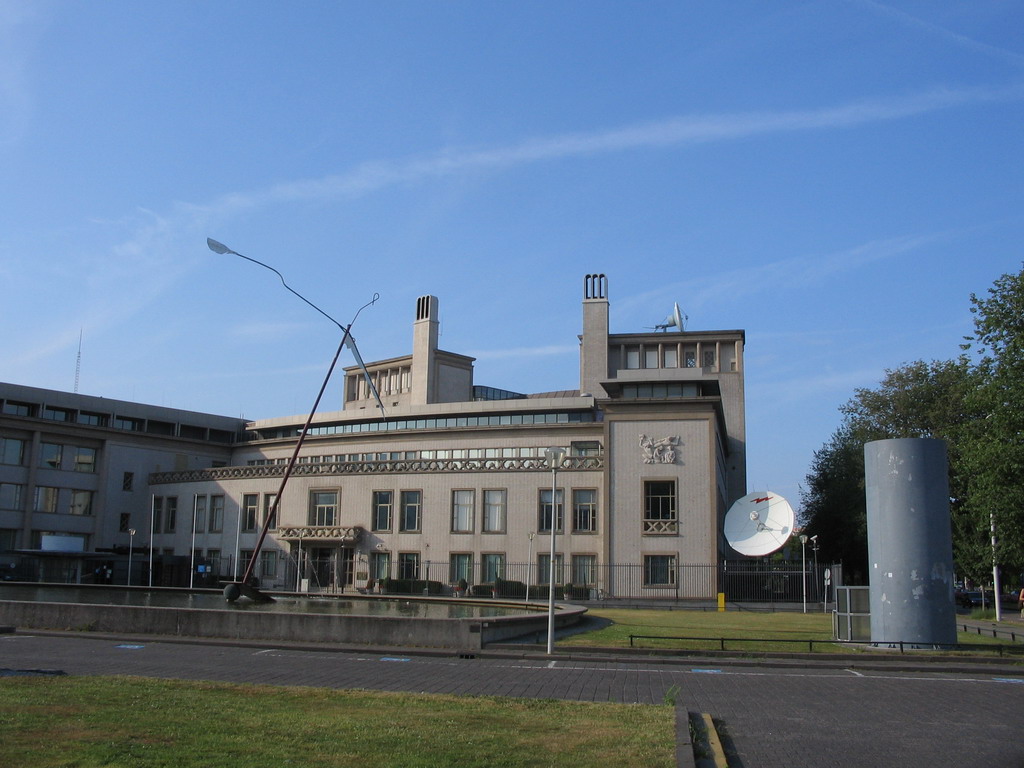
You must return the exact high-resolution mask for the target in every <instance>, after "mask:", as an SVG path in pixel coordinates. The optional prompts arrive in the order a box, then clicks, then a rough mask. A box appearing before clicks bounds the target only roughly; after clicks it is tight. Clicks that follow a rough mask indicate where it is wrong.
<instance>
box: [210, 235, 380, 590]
mask: <svg viewBox="0 0 1024 768" xmlns="http://www.w3.org/2000/svg"><path fill="white" fill-rule="evenodd" d="M206 245H207V246H208V247H209V249H210V250H211V251H213V252H214V253H220V254H232V255H234V256H238V257H240V258H243V259H245V260H246V261H251V262H252V263H253V264H258V265H260V266H261V267H264V268H266V269H269V270H270V271H271V272H273V273H274V274H275V275H277V276H278V278H279V279H280V280H281V285H283V286H284V287H285V288H287V289H288V290H289V291H291V292H292V293H293V294H295V295H296V296H298V297H299V298H300V299H302V300H303V301H304V302H305V303H306V304H308V305H309V306H311V307H312V308H313V309H315V310H316V311H317V312H319V313H320V314H321V315H323V316H324V317H326V318H327V319H328V320H330V321H331V322H332V323H334V324H335V325H336V326H338V328H340V329H341V330H342V331H343V334H342V337H341V343H339V344H338V350H337V352H335V353H334V359H333V360H332V361H331V364H330V366H329V367H328V369H327V375H326V376H325V377H324V381H323V384H321V385H320V392H319V393H318V394H317V396H316V400H314V401H313V407H312V408H310V410H309V416H308V417H307V418H306V423H305V424H304V425H303V427H302V431H301V432H300V433H299V439H298V440H297V441H296V442H295V450H294V451H292V455H291V458H290V459H289V460H288V465H287V466H286V467H285V470H284V474H283V475H282V476H281V485H280V486H279V487H278V490H277V495H276V496H275V497H274V503H273V504H272V505H271V507H270V511H269V512H268V513H267V519H266V520H264V521H263V526H262V528H261V529H260V535H259V538H258V539H257V540H256V546H255V547H254V548H253V550H252V557H250V558H249V564H248V565H247V566H246V568H245V573H244V574H243V575H242V578H241V580H240V581H238V582H236V583H234V584H228V585H227V586H226V587H224V597H225V598H226V599H228V600H237V599H238V597H239V596H240V595H241V594H243V593H244V594H245V595H246V596H247V597H250V598H252V599H253V600H262V601H270V600H272V599H273V598H271V597H269V596H268V595H265V594H263V593H262V592H260V591H259V590H258V589H255V588H253V587H251V586H249V579H250V578H251V577H252V572H253V568H254V567H255V566H256V561H257V559H258V558H259V555H260V549H261V548H262V547H263V542H264V540H265V539H266V538H267V531H268V530H270V523H271V522H272V521H273V520H275V519H276V516H277V508H278V506H279V505H280V503H281V498H282V496H283V494H284V487H285V484H286V483H287V482H288V478H289V477H291V474H292V470H293V469H294V468H295V462H296V461H297V459H298V458H299V450H300V449H301V448H302V443H303V442H304V441H305V439H306V435H307V434H308V433H309V426H310V424H311V423H312V422H313V415H314V414H315V413H316V409H317V407H318V406H319V405H320V400H321V398H323V396H324V392H325V391H326V390H327V383H328V382H329V381H330V380H331V374H332V373H334V367H335V366H336V365H337V364H338V358H339V357H341V350H342V349H344V348H345V347H346V346H347V347H348V348H349V349H350V350H351V351H352V353H353V355H354V356H355V358H356V362H357V363H358V364H359V367H360V368H362V370H363V375H364V376H365V377H366V381H367V383H368V384H369V385H370V391H371V392H373V394H374V396H375V397H376V399H377V404H378V405H379V406H380V408H381V411H382V412H383V410H384V406H383V404H381V402H380V396H379V395H377V389H376V387H374V386H373V382H372V381H371V380H370V374H369V373H368V372H367V370H366V366H365V365H363V361H362V358H360V356H359V352H358V351H357V350H356V346H355V342H354V340H353V339H352V334H351V328H352V324H353V323H355V321H356V318H358V317H359V313H360V312H362V311H363V310H364V309H366V307H368V306H370V304H373V303H374V302H376V301H377V299H379V298H380V294H376V293H375V294H373V299H371V300H370V301H369V302H368V303H366V304H364V305H363V306H362V307H360V308H359V310H358V311H357V312H356V314H355V317H353V318H352V322H351V323H349V324H348V325H342V324H341V323H339V322H338V321H337V320H335V319H334V318H333V317H331V316H330V315H329V314H327V313H326V312H324V311H323V310H322V309H320V307H318V306H317V305H316V304H314V303H313V302H311V301H310V300H309V299H307V298H306V297H305V296H303V295H302V294H300V293H299V292H298V291H296V290H295V289H293V288H292V287H291V286H290V285H288V283H286V282H285V280H284V277H283V276H282V275H281V273H280V272H278V271H277V270H276V269H274V268H273V267H271V266H269V265H267V264H264V263H263V262H262V261H257V260H256V259H251V258H249V257H248V256H243V255H242V254H241V253H239V252H238V251H235V250H232V249H231V248H228V247H227V246H226V245H224V244H223V243H219V242H217V241H216V240H214V239H213V238H210V237H208V238H206Z"/></svg>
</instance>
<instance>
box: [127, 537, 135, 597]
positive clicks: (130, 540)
mask: <svg viewBox="0 0 1024 768" xmlns="http://www.w3.org/2000/svg"><path fill="white" fill-rule="evenodd" d="M134 551H135V529H134V528H129V529H128V586H129V587H130V586H131V585H132V552H134Z"/></svg>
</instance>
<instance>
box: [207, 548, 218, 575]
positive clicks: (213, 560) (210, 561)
mask: <svg viewBox="0 0 1024 768" xmlns="http://www.w3.org/2000/svg"><path fill="white" fill-rule="evenodd" d="M206 563H207V565H208V566H209V567H210V573H212V574H213V575H214V576H219V575H220V550H219V549H208V550H206Z"/></svg>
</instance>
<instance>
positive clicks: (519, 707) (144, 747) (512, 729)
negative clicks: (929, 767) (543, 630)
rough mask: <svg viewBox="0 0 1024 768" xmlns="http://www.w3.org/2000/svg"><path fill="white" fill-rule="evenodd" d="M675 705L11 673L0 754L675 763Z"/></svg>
mask: <svg viewBox="0 0 1024 768" xmlns="http://www.w3.org/2000/svg"><path fill="white" fill-rule="evenodd" d="M673 729H674V710H673V709H672V708H670V707H661V706H644V705H628V704H591V703H579V702H562V701H553V700H548V699H544V700H531V699H506V698H491V697H456V696H432V695H425V694H396V693H378V692H369V691H334V690H327V689H319V688H294V687H292V688H289V687H277V686H274V687H271V686H243V685H231V684H226V683H197V682H186V681H177V680H148V679H141V678H131V677H120V678H118V677H80V678H79V677H11V678H3V679H0V745H2V747H0V766H16V765H17V766H28V765H30V766H33V768H48V767H49V766H74V767H76V768H88V767H89V766H160V767H161V768H164V767H170V766H194V765H203V766H217V768H235V767H236V766H237V768H243V767H244V768H252V767H253V766H275V767H276V766H359V767H360V768H364V767H365V766H367V765H372V766H375V768H376V767H378V766H384V767H388V768H391V767H395V768H399V767H405V766H409V767H410V768H411V767H412V766H416V767H417V768H419V767H421V766H422V767H423V768H430V767H431V766H452V765H458V766H480V767H481V768H482V767H483V766H512V767H518V766H563V765H566V764H570V763H571V764H572V765H573V768H584V767H586V766H602V768H603V767H604V766H635V765H645V766H666V767H667V766H672V765H674V758H673V750H674V730H673Z"/></svg>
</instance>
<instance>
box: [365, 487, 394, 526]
mask: <svg viewBox="0 0 1024 768" xmlns="http://www.w3.org/2000/svg"><path fill="white" fill-rule="evenodd" d="M394 503H395V494H394V492H393V491H374V492H373V510H372V512H373V518H372V520H371V521H370V528H371V529H372V530H374V531H390V530H391V509H392V507H393V506H394Z"/></svg>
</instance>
